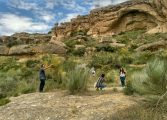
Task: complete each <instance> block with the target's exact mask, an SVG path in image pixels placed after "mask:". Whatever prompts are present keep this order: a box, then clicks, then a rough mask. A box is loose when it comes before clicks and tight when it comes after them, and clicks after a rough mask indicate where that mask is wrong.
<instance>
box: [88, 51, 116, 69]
mask: <svg viewBox="0 0 167 120" xmlns="http://www.w3.org/2000/svg"><path fill="white" fill-rule="evenodd" d="M112 62H113V56H112V54H111V53H107V52H100V53H98V54H95V55H93V56H92V61H91V62H90V64H89V66H94V67H96V68H100V67H102V66H104V65H108V64H111V63H112Z"/></svg>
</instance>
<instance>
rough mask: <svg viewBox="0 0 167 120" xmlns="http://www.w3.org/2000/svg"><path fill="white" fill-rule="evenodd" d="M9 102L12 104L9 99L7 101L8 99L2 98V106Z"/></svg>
mask: <svg viewBox="0 0 167 120" xmlns="http://www.w3.org/2000/svg"><path fill="white" fill-rule="evenodd" d="M9 102H10V100H9V99H7V98H2V99H0V106H2V105H5V104H7V103H9Z"/></svg>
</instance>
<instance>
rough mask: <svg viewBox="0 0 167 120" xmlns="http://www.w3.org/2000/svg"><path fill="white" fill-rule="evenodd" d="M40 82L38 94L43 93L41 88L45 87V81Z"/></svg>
mask: <svg viewBox="0 0 167 120" xmlns="http://www.w3.org/2000/svg"><path fill="white" fill-rule="evenodd" d="M40 81H41V82H40V85H39V92H43V88H44V86H45V80H42V79H41V80H40Z"/></svg>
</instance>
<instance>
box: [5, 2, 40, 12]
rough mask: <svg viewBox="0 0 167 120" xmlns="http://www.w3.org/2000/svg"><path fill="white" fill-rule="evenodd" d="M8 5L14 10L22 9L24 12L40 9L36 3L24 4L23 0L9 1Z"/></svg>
mask: <svg viewBox="0 0 167 120" xmlns="http://www.w3.org/2000/svg"><path fill="white" fill-rule="evenodd" d="M8 5H10V6H12V7H14V8H19V9H24V10H39V9H41V8H40V7H39V6H38V4H37V3H35V2H34V3H30V2H25V1H24V0H10V1H9V2H8Z"/></svg>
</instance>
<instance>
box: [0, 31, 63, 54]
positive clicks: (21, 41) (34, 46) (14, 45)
mask: <svg viewBox="0 0 167 120" xmlns="http://www.w3.org/2000/svg"><path fill="white" fill-rule="evenodd" d="M51 40H52V39H51V35H49V34H38V33H35V34H29V33H25V32H22V33H15V34H13V35H11V36H2V37H0V55H5V56H8V55H34V54H38V53H51V54H65V53H66V49H65V45H64V44H63V43H62V42H56V43H52V42H51Z"/></svg>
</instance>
